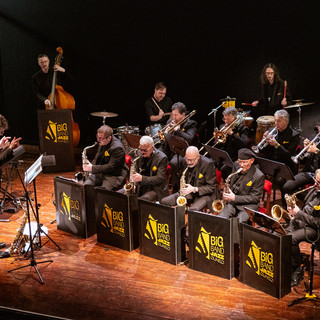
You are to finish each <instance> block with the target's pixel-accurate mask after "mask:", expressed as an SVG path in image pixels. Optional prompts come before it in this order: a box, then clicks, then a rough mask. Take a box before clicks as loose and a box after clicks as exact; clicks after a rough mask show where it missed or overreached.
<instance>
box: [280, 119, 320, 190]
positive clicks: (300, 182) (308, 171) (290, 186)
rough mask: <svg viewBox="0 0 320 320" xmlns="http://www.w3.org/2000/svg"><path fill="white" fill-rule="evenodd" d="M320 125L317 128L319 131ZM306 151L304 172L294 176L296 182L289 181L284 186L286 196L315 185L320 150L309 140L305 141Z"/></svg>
mask: <svg viewBox="0 0 320 320" xmlns="http://www.w3.org/2000/svg"><path fill="white" fill-rule="evenodd" d="M319 128H320V125H319V126H317V127H316V129H317V131H319ZM303 144H304V148H307V149H306V152H305V154H304V155H305V157H304V158H303V159H302V160H301V161H300V164H303V165H304V168H303V171H302V172H300V173H298V174H296V175H295V176H294V180H289V181H287V182H286V183H285V184H284V186H283V193H284V194H286V193H287V194H293V193H294V192H296V191H297V190H298V189H299V188H300V187H302V188H304V187H305V186H306V185H308V184H313V183H314V173H315V171H316V170H317V169H319V168H320V150H319V149H318V148H317V146H316V144H315V143H314V142H313V143H311V142H310V140H309V139H305V140H304V141H303Z"/></svg>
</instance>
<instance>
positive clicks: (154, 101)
mask: <svg viewBox="0 0 320 320" xmlns="http://www.w3.org/2000/svg"><path fill="white" fill-rule="evenodd" d="M166 94H167V86H166V85H165V84H164V83H163V82H158V83H156V85H155V87H154V93H153V96H152V97H150V98H149V99H148V100H147V101H146V103H145V108H146V113H147V116H148V123H149V124H150V125H153V124H156V123H158V124H162V125H164V124H165V123H166V122H167V120H168V119H169V115H170V113H171V106H172V100H171V99H170V98H169V97H168V96H166Z"/></svg>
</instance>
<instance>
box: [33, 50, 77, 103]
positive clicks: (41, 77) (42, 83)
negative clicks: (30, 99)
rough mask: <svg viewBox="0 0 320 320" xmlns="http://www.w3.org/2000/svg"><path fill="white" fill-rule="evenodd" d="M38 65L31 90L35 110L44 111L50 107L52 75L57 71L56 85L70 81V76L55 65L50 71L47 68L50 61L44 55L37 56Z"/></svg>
mask: <svg viewBox="0 0 320 320" xmlns="http://www.w3.org/2000/svg"><path fill="white" fill-rule="evenodd" d="M38 64H39V66H40V68H41V70H39V71H38V72H36V73H35V74H34V75H33V76H32V89H33V93H34V95H35V96H36V97H37V108H38V109H45V108H46V106H47V108H50V107H51V102H50V100H49V99H48V96H49V95H50V93H51V89H52V80H53V73H54V71H57V84H58V85H61V82H63V81H66V80H72V76H71V75H70V74H69V73H68V72H67V71H66V69H65V68H63V67H61V66H59V65H57V64H55V65H54V66H53V68H52V69H50V68H49V65H50V60H49V58H48V56H47V55H46V54H43V53H42V54H39V55H38Z"/></svg>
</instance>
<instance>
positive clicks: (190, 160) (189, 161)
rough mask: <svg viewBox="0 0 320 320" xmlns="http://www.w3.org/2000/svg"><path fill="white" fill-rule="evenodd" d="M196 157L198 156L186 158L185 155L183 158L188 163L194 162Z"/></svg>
mask: <svg viewBox="0 0 320 320" xmlns="http://www.w3.org/2000/svg"><path fill="white" fill-rule="evenodd" d="M198 158H199V157H198V156H197V157H195V158H193V159H188V158H186V157H185V160H186V161H187V162H188V163H194V162H195V161H196V160H197V159H198Z"/></svg>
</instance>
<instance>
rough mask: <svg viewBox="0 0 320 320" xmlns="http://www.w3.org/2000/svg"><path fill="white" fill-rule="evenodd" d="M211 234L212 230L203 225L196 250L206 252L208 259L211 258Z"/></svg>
mask: <svg viewBox="0 0 320 320" xmlns="http://www.w3.org/2000/svg"><path fill="white" fill-rule="evenodd" d="M210 234H211V233H210V232H207V231H206V230H205V229H204V228H203V227H201V230H200V233H199V236H198V244H197V246H196V250H197V251H199V252H200V253H203V254H205V255H206V258H207V259H210Z"/></svg>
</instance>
